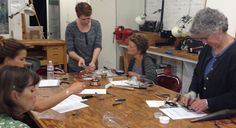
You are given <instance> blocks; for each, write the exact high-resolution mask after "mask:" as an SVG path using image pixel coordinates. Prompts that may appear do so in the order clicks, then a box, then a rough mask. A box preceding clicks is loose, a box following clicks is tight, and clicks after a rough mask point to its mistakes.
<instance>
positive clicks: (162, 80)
mask: <svg viewBox="0 0 236 128" xmlns="http://www.w3.org/2000/svg"><path fill="white" fill-rule="evenodd" d="M157 84H158V85H160V86H162V87H165V88H167V89H170V90H173V91H175V92H180V90H181V88H182V82H181V81H180V79H179V78H178V77H177V76H175V75H167V74H158V75H157Z"/></svg>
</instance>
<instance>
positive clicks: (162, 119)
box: [159, 116, 170, 124]
mask: <svg viewBox="0 0 236 128" xmlns="http://www.w3.org/2000/svg"><path fill="white" fill-rule="evenodd" d="M159 120H160V123H161V124H168V123H169V122H170V118H169V117H168V116H160V117H159Z"/></svg>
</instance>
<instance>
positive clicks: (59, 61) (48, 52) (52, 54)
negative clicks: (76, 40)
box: [20, 39, 67, 72]
mask: <svg viewBox="0 0 236 128" xmlns="http://www.w3.org/2000/svg"><path fill="white" fill-rule="evenodd" d="M20 41H21V42H22V43H23V44H25V45H26V46H27V47H28V49H27V51H28V56H31V57H35V58H38V59H39V60H40V63H41V65H42V66H46V65H47V63H48V61H49V60H51V61H52V62H53V64H54V65H63V67H64V71H65V72H67V58H66V46H65V41H63V40H55V39H37V40H20Z"/></svg>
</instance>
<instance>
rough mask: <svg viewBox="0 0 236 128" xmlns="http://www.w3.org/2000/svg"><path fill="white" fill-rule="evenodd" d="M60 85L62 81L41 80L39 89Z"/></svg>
mask: <svg viewBox="0 0 236 128" xmlns="http://www.w3.org/2000/svg"><path fill="white" fill-rule="evenodd" d="M59 85H60V80H57V79H49V80H40V82H39V87H55V86H59Z"/></svg>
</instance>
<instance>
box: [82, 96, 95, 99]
mask: <svg viewBox="0 0 236 128" xmlns="http://www.w3.org/2000/svg"><path fill="white" fill-rule="evenodd" d="M92 97H94V96H93V95H87V96H82V99H89V98H92Z"/></svg>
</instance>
